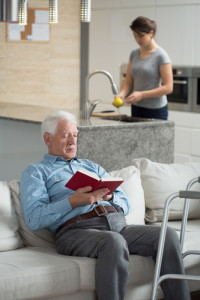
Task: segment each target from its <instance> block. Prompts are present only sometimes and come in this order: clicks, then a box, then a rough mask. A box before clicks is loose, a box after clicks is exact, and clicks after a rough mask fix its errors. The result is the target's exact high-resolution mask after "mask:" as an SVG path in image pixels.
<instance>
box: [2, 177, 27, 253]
mask: <svg viewBox="0 0 200 300" xmlns="http://www.w3.org/2000/svg"><path fill="white" fill-rule="evenodd" d="M0 228H1V230H0V251H9V250H15V249H17V248H20V247H22V246H23V243H22V240H21V238H20V235H19V232H18V229H19V225H18V221H17V216H16V213H15V209H14V206H13V204H12V201H11V197H10V190H9V187H8V183H7V182H6V181H0Z"/></svg>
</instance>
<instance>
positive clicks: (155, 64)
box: [130, 47, 171, 108]
mask: <svg viewBox="0 0 200 300" xmlns="http://www.w3.org/2000/svg"><path fill="white" fill-rule="evenodd" d="M130 61H131V62H132V67H131V74H132V76H133V78H134V81H133V82H134V83H133V84H134V87H133V90H135V91H146V90H152V89H155V88H157V87H159V86H161V84H162V82H161V77H160V72H159V68H160V66H161V65H163V64H167V63H171V60H170V58H169V56H168V54H167V53H166V51H165V50H164V49H162V48H161V47H158V48H157V49H156V50H155V51H154V52H153V53H152V54H151V55H150V56H148V57H147V58H144V59H141V58H140V49H139V48H137V49H135V50H133V51H132V52H131V54H130ZM166 104H167V97H166V95H163V96H161V97H159V98H144V99H142V100H141V101H139V102H137V103H134V105H136V106H140V107H145V108H161V107H164V106H165V105H166Z"/></svg>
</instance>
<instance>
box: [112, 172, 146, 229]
mask: <svg viewBox="0 0 200 300" xmlns="http://www.w3.org/2000/svg"><path fill="white" fill-rule="evenodd" d="M110 175H111V176H116V177H122V178H123V179H124V182H123V183H122V185H121V187H122V189H123V191H124V192H125V193H126V195H127V197H128V199H129V201H130V205H131V210H130V213H129V214H128V215H127V216H126V221H127V224H144V214H145V202H144V191H143V188H142V185H141V179H140V171H139V170H138V169H137V168H136V167H134V166H129V167H126V168H123V169H121V170H117V171H112V172H110Z"/></svg>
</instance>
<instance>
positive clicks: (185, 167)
mask: <svg viewBox="0 0 200 300" xmlns="http://www.w3.org/2000/svg"><path fill="white" fill-rule="evenodd" d="M110 173H111V174H112V175H116V176H122V177H123V178H124V183H123V185H122V188H123V189H124V191H125V192H126V193H127V195H128V197H129V199H130V201H131V213H130V214H129V215H128V216H127V222H128V223H129V224H130V223H133V224H144V222H145V221H148V223H149V224H152V226H154V225H155V224H160V221H161V219H162V213H163V206H164V201H165V200H166V198H167V196H168V195H170V194H171V193H173V192H176V191H179V190H180V189H185V187H186V184H187V183H188V182H189V181H190V179H192V178H194V177H197V176H199V175H200V174H199V173H200V163H185V164H161V163H155V162H151V161H149V160H147V159H135V160H133V165H132V166H130V167H128V168H124V169H122V170H118V171H113V172H110ZM194 188H195V190H198V191H199V190H200V189H199V186H198V185H197V186H194ZM182 202H183V201H177V200H176V202H175V203H174V204H173V205H172V207H171V212H170V221H169V226H172V227H173V228H175V230H176V231H177V233H179V231H180V219H181V214H182V208H183V203H182ZM0 229H1V230H0V300H19V299H48V300H53V299H59V300H61V299H67V300H84V299H85V300H94V299H96V293H95V265H96V260H95V259H91V258H80V257H69V256H63V255H60V254H57V253H56V250H55V244H54V236H53V234H52V233H51V232H49V231H48V230H47V229H44V230H41V231H37V232H31V231H29V230H28V228H27V227H26V225H25V223H24V221H23V217H22V214H21V210H20V202H19V181H17V180H13V181H11V182H10V183H7V182H5V181H1V182H0ZM184 249H200V201H197V200H191V204H190V211H189V221H188V226H187V232H186V240H185V244H184ZM184 263H185V268H186V272H187V273H188V274H193V275H200V257H199V256H198V255H196V256H194V255H193V256H188V257H186V258H185V260H184ZM129 270H130V277H129V283H128V287H127V291H126V297H125V300H149V299H150V295H151V287H152V278H153V274H154V263H153V261H152V259H151V258H150V257H147V258H145V257H141V256H137V255H131V256H130V265H129ZM189 285H190V290H191V291H197V290H200V282H199V281H190V282H189ZM105 288H106V287H105ZM162 297H163V294H162V291H161V290H159V293H158V299H161V298H162ZM111 300H114V299H111Z"/></svg>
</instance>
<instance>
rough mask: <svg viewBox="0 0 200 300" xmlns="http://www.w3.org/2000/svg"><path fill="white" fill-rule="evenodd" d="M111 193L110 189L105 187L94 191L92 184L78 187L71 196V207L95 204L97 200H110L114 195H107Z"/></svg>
mask: <svg viewBox="0 0 200 300" xmlns="http://www.w3.org/2000/svg"><path fill="white" fill-rule="evenodd" d="M107 193H109V189H107V188H103V189H99V190H96V191H93V192H92V187H91V186H85V187H83V188H80V189H77V190H76V191H75V192H74V194H73V195H72V196H70V197H69V202H70V204H71V207H72V208H74V207H76V206H80V205H87V204H93V203H95V202H96V201H97V200H106V201H109V200H110V199H111V198H112V195H106V194H107Z"/></svg>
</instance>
